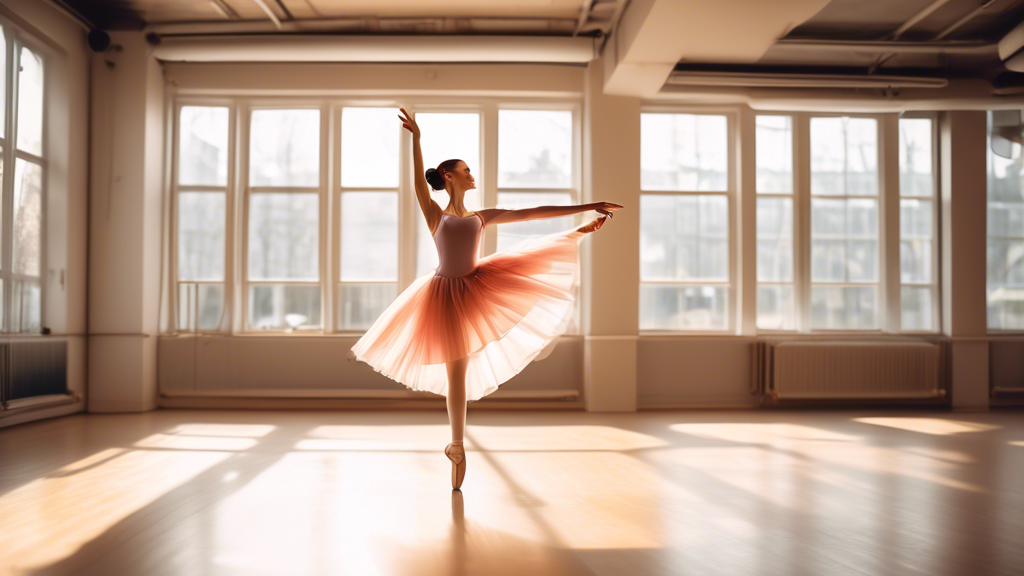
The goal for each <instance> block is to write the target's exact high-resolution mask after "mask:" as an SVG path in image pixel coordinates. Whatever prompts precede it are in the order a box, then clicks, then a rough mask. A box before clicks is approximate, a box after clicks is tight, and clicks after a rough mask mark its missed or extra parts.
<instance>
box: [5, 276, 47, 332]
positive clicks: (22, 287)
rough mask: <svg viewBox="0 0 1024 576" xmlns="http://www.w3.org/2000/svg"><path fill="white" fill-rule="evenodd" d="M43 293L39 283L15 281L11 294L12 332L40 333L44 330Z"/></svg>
mask: <svg viewBox="0 0 1024 576" xmlns="http://www.w3.org/2000/svg"><path fill="white" fill-rule="evenodd" d="M42 312H43V307H42V292H41V291H40V289H39V282H37V281H34V280H15V281H14V291H13V292H12V293H11V323H12V326H11V331H12V332H39V330H40V329H41V328H42V326H43V323H42Z"/></svg>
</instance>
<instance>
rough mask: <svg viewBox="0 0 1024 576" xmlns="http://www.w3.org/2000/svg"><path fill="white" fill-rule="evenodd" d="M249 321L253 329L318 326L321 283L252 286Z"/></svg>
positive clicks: (250, 290)
mask: <svg viewBox="0 0 1024 576" xmlns="http://www.w3.org/2000/svg"><path fill="white" fill-rule="evenodd" d="M249 324H250V325H251V326H252V328H253V329H254V330H287V329H289V328H296V329H310V328H319V327H320V286H282V285H279V284H278V285H253V286H250V287H249Z"/></svg>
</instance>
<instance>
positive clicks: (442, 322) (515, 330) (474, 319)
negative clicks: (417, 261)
mask: <svg viewBox="0 0 1024 576" xmlns="http://www.w3.org/2000/svg"><path fill="white" fill-rule="evenodd" d="M401 111H402V114H400V115H399V118H400V119H401V120H402V125H403V126H404V127H405V128H406V129H407V130H409V131H410V132H412V143H413V162H414V164H415V168H416V170H415V174H416V198H417V200H418V201H419V205H420V209H421V210H422V211H423V216H424V217H425V218H426V219H427V225H428V226H429V228H430V233H431V235H432V236H433V238H434V244H435V245H436V246H437V255H438V260H439V262H440V264H439V265H438V267H437V268H436V269H435V270H434V271H433V272H432V273H430V274H426V275H424V276H421V277H419V278H417V279H416V280H414V281H413V282H412V284H410V285H409V287H408V288H406V289H405V291H403V292H402V293H401V294H399V295H398V297H397V298H396V299H395V301H394V302H392V303H391V305H390V306H388V308H387V309H386V310H384V312H383V313H381V315H380V317H379V318H378V319H377V320H376V321H375V322H374V324H373V326H371V327H370V329H369V330H367V331H366V334H364V335H363V337H362V338H360V339H359V341H358V342H357V343H356V344H355V346H353V347H352V350H351V352H350V353H349V357H350V358H354V359H356V360H361V361H363V362H366V363H367V364H369V365H370V366H371V367H372V368H373V369H374V370H376V371H377V372H380V373H382V374H384V375H385V376H387V377H388V378H391V379H392V380H395V381H397V382H400V383H401V384H403V385H404V386H406V387H407V388H411V389H413V390H426V391H429V392H433V393H435V394H440V395H442V396H445V397H446V398H447V403H448V421H449V422H450V423H451V428H452V442H451V444H449V445H448V446H447V447H445V449H444V453H445V455H446V456H447V457H448V459H449V460H451V461H452V488H454V489H459V488H460V487H461V486H462V480H463V478H464V477H465V474H466V451H465V448H464V447H463V437H464V435H465V433H466V403H467V402H473V401H475V400H479V399H480V398H483V397H484V396H486V395H488V394H490V393H491V392H494V391H495V390H497V389H498V386H499V385H501V384H502V383H503V382H506V381H507V380H508V379H510V378H512V377H513V376H515V375H516V374H518V373H519V372H521V371H522V370H523V368H525V367H526V365H527V364H529V363H530V362H531V361H533V360H535V359H538V358H543V357H544V356H546V355H547V353H548V352H550V348H551V346H553V343H554V340H555V339H556V338H557V337H558V336H559V335H560V334H562V333H563V332H565V330H566V328H567V327H568V325H569V321H570V319H571V318H572V312H573V307H574V304H575V301H576V297H577V294H578V288H579V272H578V269H579V241H580V239H581V238H583V237H584V236H585V235H586V234H588V233H590V232H594V231H596V230H598V229H600V228H601V226H602V225H603V224H604V222H605V220H607V219H608V218H609V217H611V216H613V213H614V211H616V210H618V209H620V208H622V206H621V205H619V204H613V203H611V202H594V203H592V204H582V205H577V206H538V207H536V208H526V209H522V210H503V209H500V208H488V209H486V210H477V211H476V212H472V213H471V212H469V211H468V210H467V209H466V207H465V205H464V204H463V199H464V197H465V194H466V190H469V189H470V188H476V183H475V180H474V179H473V176H472V175H471V174H470V170H469V166H467V165H466V163H465V162H463V161H462V160H446V161H444V162H442V163H441V164H440V165H439V166H438V167H437V168H436V169H434V168H431V169H429V170H427V171H426V172H425V173H424V171H423V156H422V154H421V152H420V129H419V126H417V125H416V120H415V119H414V118H413V117H412V116H411V115H410V114H409V113H408V112H406V111H405V109H404V108H401ZM403 114H404V116H403ZM428 182H429V183H430V186H432V187H433V188H434V190H442V189H443V190H445V191H447V192H448V206H446V207H445V208H444V209H443V210H442V209H441V207H440V206H438V204H437V203H436V202H434V201H433V200H432V199H431V198H430V191H429V190H428V188H427V183H428ZM587 210H596V211H598V212H600V213H602V214H603V216H601V217H599V218H597V219H596V220H593V221H592V222H590V223H588V224H585V225H583V226H580V227H578V228H574V229H572V230H566V231H564V232H557V233H554V234H548V235H546V236H543V237H540V238H530V239H527V240H523V241H522V242H519V243H518V244H516V245H515V246H513V247H511V248H509V249H507V250H502V251H500V252H496V253H494V254H491V255H489V256H486V257H484V258H479V259H478V257H477V256H478V254H479V251H480V240H481V239H482V238H483V230H484V228H485V227H486V226H488V225H489V224H502V223H508V222H522V221H524V220H537V219H540V218H557V217H559V216H566V215H569V214H576V213H579V212H585V211H587Z"/></svg>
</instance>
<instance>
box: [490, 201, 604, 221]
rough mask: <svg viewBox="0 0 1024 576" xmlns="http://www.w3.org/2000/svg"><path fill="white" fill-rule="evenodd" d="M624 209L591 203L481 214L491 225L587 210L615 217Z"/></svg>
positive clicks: (555, 216) (494, 210)
mask: <svg viewBox="0 0 1024 576" xmlns="http://www.w3.org/2000/svg"><path fill="white" fill-rule="evenodd" d="M619 208H622V205H621V204H615V203H614V202H591V203H590V204H577V205H574V206H536V207H534V208H522V209H519V210H502V209H501V208H490V209H488V210H480V211H479V212H480V214H481V215H482V216H483V217H484V220H485V221H487V222H488V223H489V224H490V223H493V224H503V223H506V224H507V223H509V222H523V221H525V220H540V219H542V218H558V217H559V216H569V215H571V214H579V213H580V212H586V211H587V210H597V211H598V212H600V213H601V214H606V215H608V216H609V217H614V214H613V212H615V211H616V210H618V209H619Z"/></svg>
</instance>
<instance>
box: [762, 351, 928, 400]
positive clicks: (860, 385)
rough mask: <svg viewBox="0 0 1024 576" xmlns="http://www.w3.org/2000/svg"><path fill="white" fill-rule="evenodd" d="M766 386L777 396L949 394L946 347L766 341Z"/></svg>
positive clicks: (763, 366)
mask: <svg viewBox="0 0 1024 576" xmlns="http://www.w3.org/2000/svg"><path fill="white" fill-rule="evenodd" d="M762 346H763V348H762V350H761V351H760V352H759V356H760V358H759V359H758V366H759V368H760V370H761V371H762V382H763V384H764V386H763V388H762V390H763V391H764V392H766V393H767V394H769V395H770V396H772V397H773V398H776V399H787V398H789V399H803V398H814V399H828V398H837V399H839V398H851V399H852V398H883V399H884V398H894V399H895V398H935V397H940V396H943V394H944V392H943V383H944V377H945V376H944V375H945V371H944V369H943V367H944V363H945V351H944V348H943V346H942V345H941V344H940V343H933V342H898V343H893V342H778V343H772V342H766V343H763V344H762Z"/></svg>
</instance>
